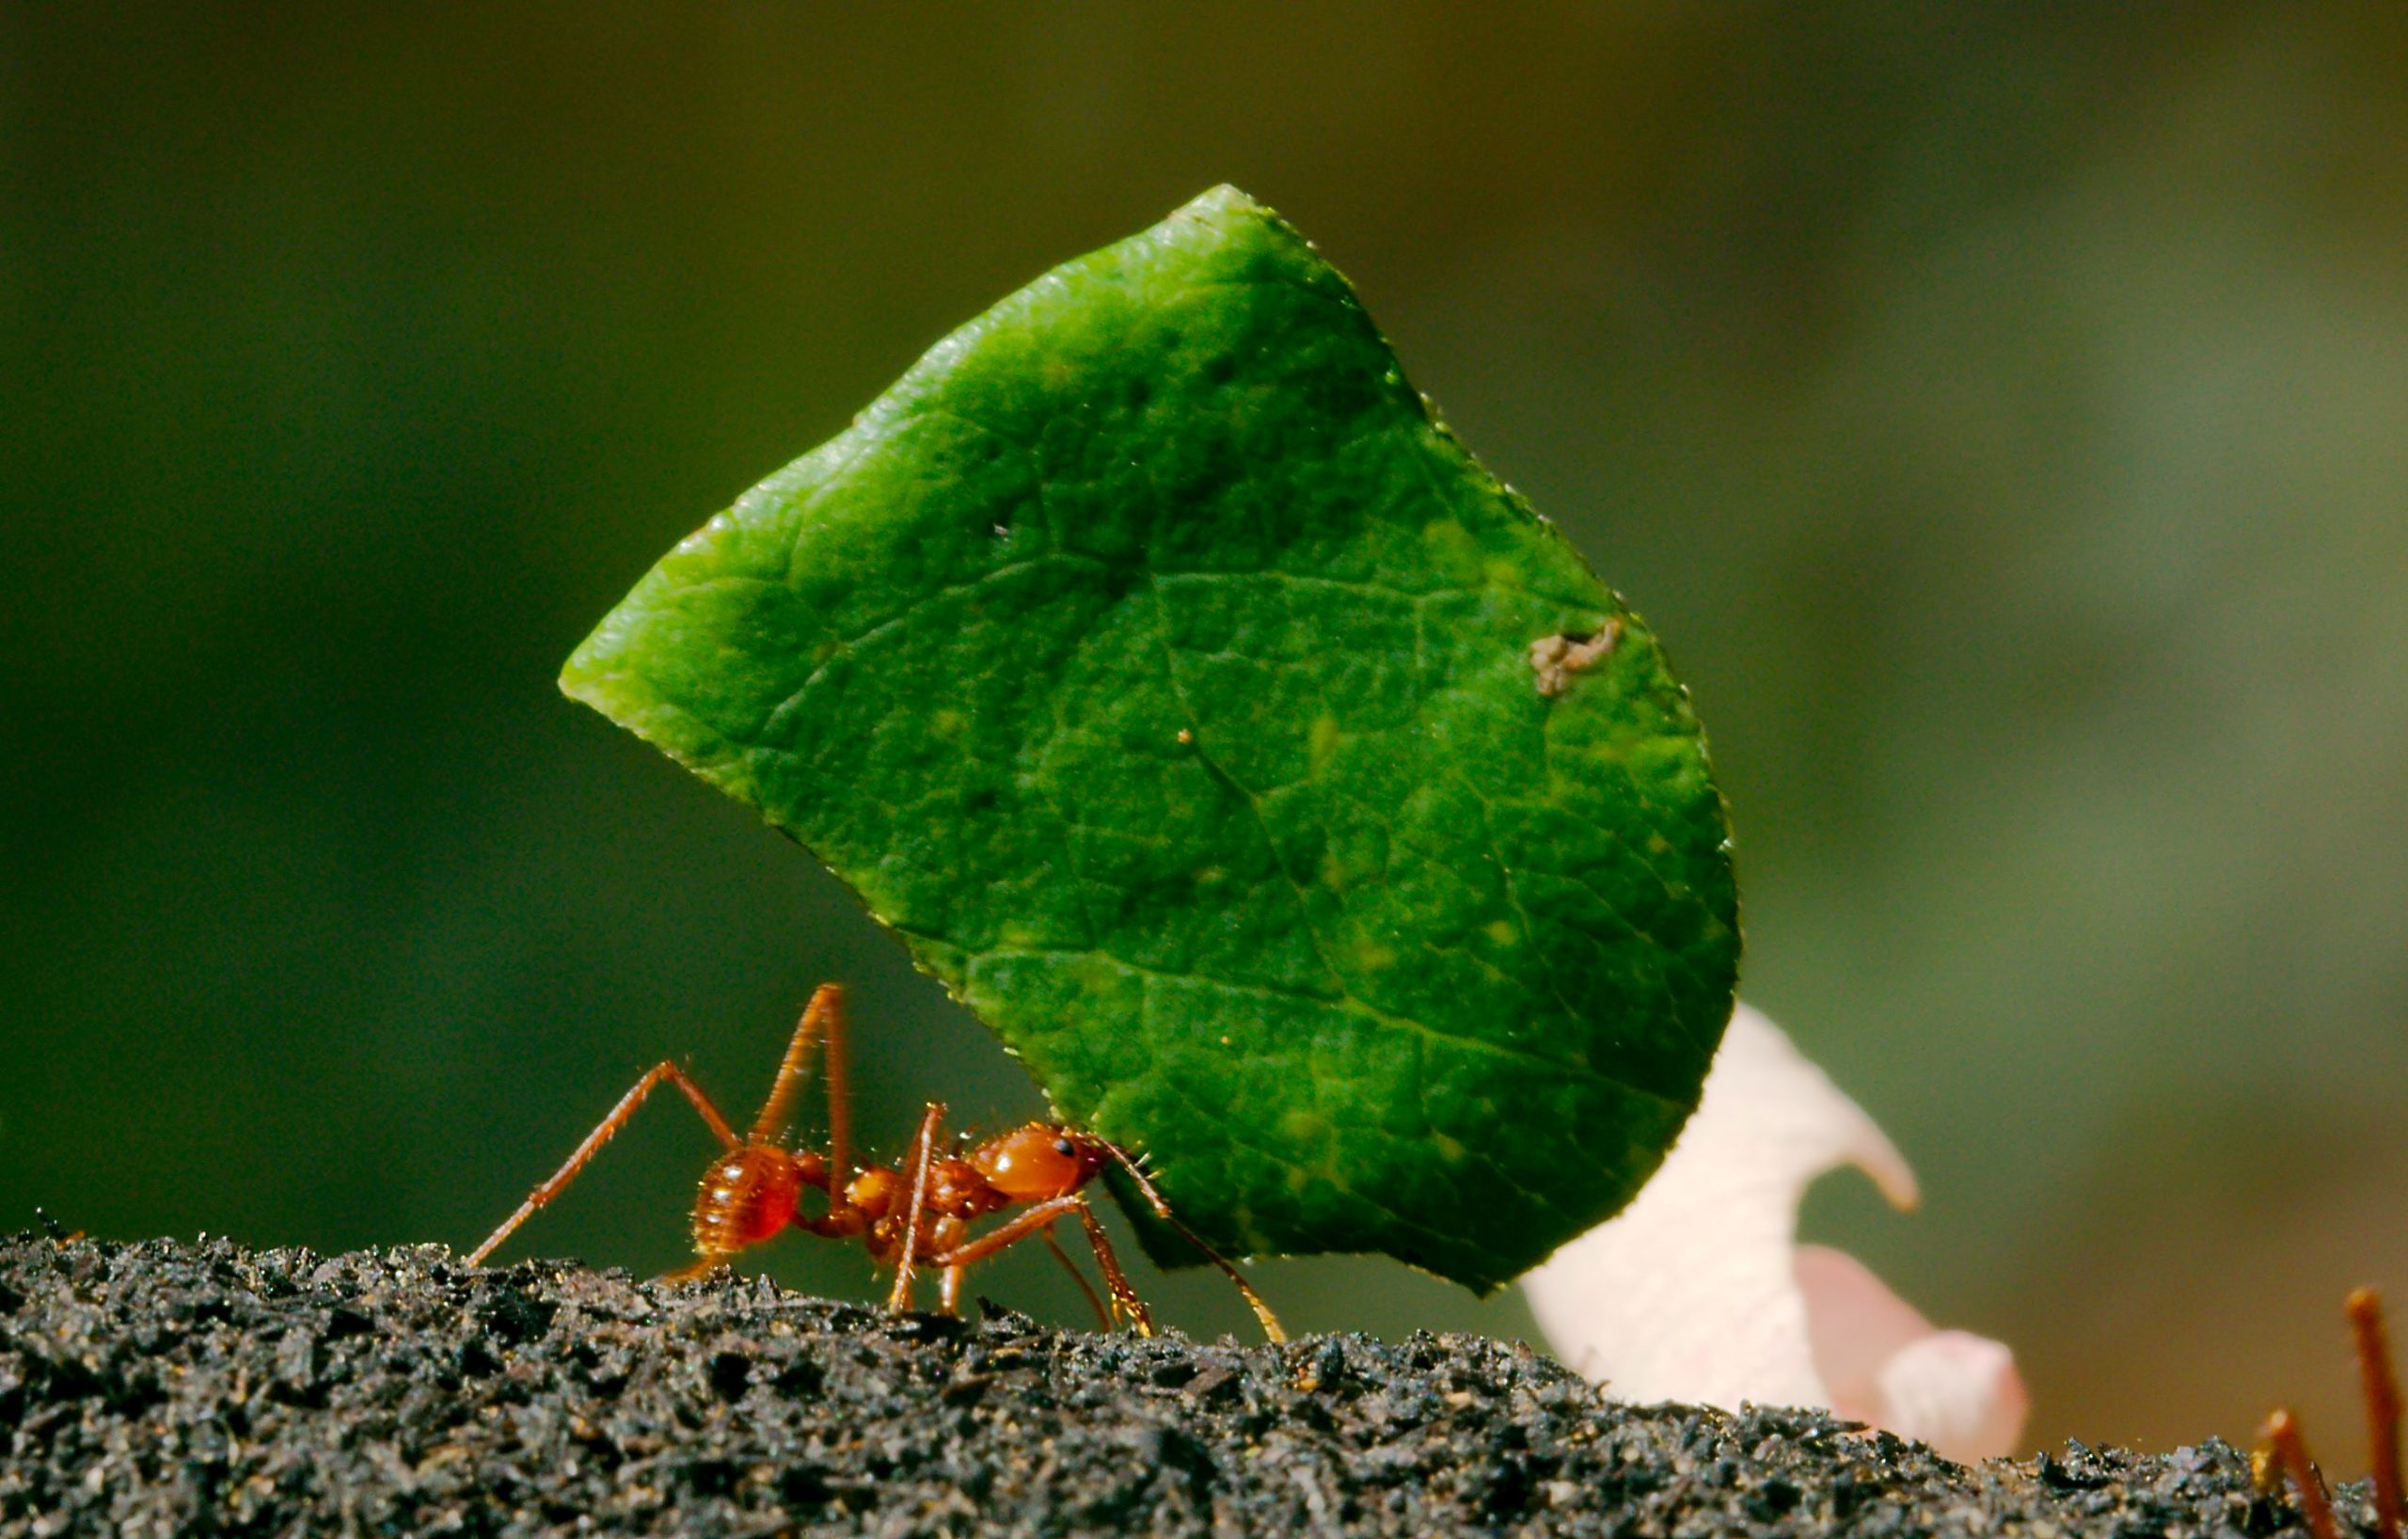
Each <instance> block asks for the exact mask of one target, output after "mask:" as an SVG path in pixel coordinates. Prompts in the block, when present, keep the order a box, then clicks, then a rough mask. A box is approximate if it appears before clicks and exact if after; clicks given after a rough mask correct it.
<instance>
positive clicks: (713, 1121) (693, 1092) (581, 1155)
mask: <svg viewBox="0 0 2408 1539" xmlns="http://www.w3.org/2000/svg"><path fill="white" fill-rule="evenodd" d="M663 1080H667V1081H668V1082H670V1083H671V1084H673V1085H674V1086H676V1087H677V1088H678V1089H679V1090H681V1091H683V1092H684V1093H685V1097H686V1099H687V1100H688V1101H689V1102H691V1103H693V1106H694V1110H695V1111H696V1112H698V1113H700V1114H701V1115H702V1119H703V1120H704V1121H705V1122H707V1123H709V1124H710V1130H711V1136H712V1137H714V1138H717V1139H718V1140H719V1141H720V1145H721V1148H724V1149H735V1148H736V1147H737V1140H736V1131H735V1130H734V1129H733V1128H730V1127H729V1126H728V1125H727V1119H726V1118H724V1117H721V1115H720V1114H719V1108H718V1107H717V1106H714V1105H712V1104H711V1098H710V1097H708V1096H706V1095H705V1094H703V1088H702V1087H701V1086H699V1085H696V1084H695V1083H694V1082H693V1081H692V1080H690V1079H689V1078H687V1077H686V1071H684V1070H682V1069H680V1068H678V1067H677V1066H676V1065H675V1064H673V1063H671V1062H670V1061H669V1060H667V1059H665V1058H664V1059H662V1060H661V1061H660V1062H658V1063H657V1064H655V1065H653V1066H652V1070H651V1071H650V1072H649V1073H647V1074H645V1075H644V1077H643V1078H642V1079H640V1080H638V1081H636V1083H635V1088H633V1089H631V1090H629V1091H628V1092H627V1093H626V1095H623V1096H621V1097H620V1098H619V1103H618V1104H617V1105H615V1106H613V1107H611V1108H610V1116H608V1117H606V1118H604V1119H602V1121H601V1124H600V1125H599V1126H597V1127H596V1128H594V1131H593V1132H592V1133H589V1134H586V1135H585V1141H584V1142H583V1143H581V1144H579V1145H578V1146H577V1150H576V1152H574V1153H572V1154H571V1155H569V1157H568V1161H567V1163H566V1164H564V1165H562V1166H561V1167H560V1168H559V1169H558V1170H556V1171H554V1172H552V1179H551V1180H549V1181H547V1182H544V1184H543V1185H541V1186H538V1187H536V1188H535V1189H534V1191H532V1192H531V1193H529V1194H528V1197H527V1200H526V1201H524V1202H522V1203H520V1204H519V1205H518V1211H517V1212H516V1213H514V1214H511V1215H510V1216H509V1217H508V1218H505V1219H503V1220H502V1221H501V1228H499V1229H498V1230H494V1231H493V1232H492V1233H491V1234H489V1235H486V1236H485V1243H484V1244H483V1245H479V1246H478V1247H477V1248H476V1249H474V1250H472V1251H470V1252H468V1264H469V1265H470V1266H482V1265H483V1264H484V1260H485V1258H486V1257H488V1256H490V1255H492V1254H493V1253H494V1250H495V1248H496V1247H498V1246H499V1245H500V1244H501V1243H502V1242H503V1241H504V1240H507V1239H509V1238H510V1236H511V1233H512V1231H513V1230H516V1229H517V1228H518V1226H519V1225H521V1224H524V1223H525V1222H527V1220H528V1219H530V1218H531V1217H533V1216H534V1214H535V1210H536V1209H538V1208H541V1207H543V1206H544V1205H545V1204H547V1203H548V1202H550V1201H551V1200H552V1198H556V1197H558V1196H560V1195H561V1193H562V1192H563V1191H565V1190H566V1189H567V1187H568V1183H569V1182H572V1181H575V1180H576V1179H577V1173H578V1171H580V1170H582V1169H584V1168H585V1166H586V1165H587V1163H588V1162H589V1161H591V1160H592V1159H593V1158H594V1155H596V1154H599V1153H600V1152H602V1146H603V1145H604V1144H607V1143H609V1142H610V1140H611V1139H612V1138H613V1137H615V1136H616V1135H617V1134H618V1132H619V1130H620V1129H621V1128H623V1127H625V1126H626V1122H627V1119H628V1118H630V1117H633V1116H634V1115H635V1114H636V1108H637V1107H639V1106H641V1105H642V1104H643V1103H644V1098H645V1097H647V1096H649V1095H651V1094H652V1092H653V1091H654V1090H655V1089H657V1088H658V1087H659V1086H660V1083H661V1081H663Z"/></svg>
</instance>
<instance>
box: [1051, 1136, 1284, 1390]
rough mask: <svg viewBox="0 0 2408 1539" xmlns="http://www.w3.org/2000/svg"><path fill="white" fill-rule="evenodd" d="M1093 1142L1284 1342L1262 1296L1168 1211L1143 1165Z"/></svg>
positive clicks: (1269, 1335) (1272, 1336) (1268, 1334)
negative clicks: (1117, 1163) (1231, 1284)
mask: <svg viewBox="0 0 2408 1539" xmlns="http://www.w3.org/2000/svg"><path fill="white" fill-rule="evenodd" d="M1096 1142H1097V1143H1098V1144H1101V1145H1102V1147H1103V1150H1104V1151H1105V1152H1106V1153H1108V1154H1110V1155H1111V1156H1112V1157H1113V1159H1115V1160H1116V1161H1117V1162H1119V1166H1120V1168H1121V1169H1122V1170H1125V1171H1127V1172H1128V1175H1129V1179H1130V1181H1131V1182H1134V1183H1135V1185H1136V1188H1137V1190H1138V1192H1139V1193H1140V1194H1141V1195H1143V1196H1144V1198H1145V1199H1146V1205H1147V1206H1148V1207H1149V1208H1151V1209H1153V1210H1154V1216H1155V1217H1156V1218H1159V1219H1161V1220H1162V1221H1163V1222H1164V1223H1165V1224H1168V1225H1169V1226H1170V1227H1171V1228H1172V1229H1174V1230H1178V1231H1179V1235H1180V1238H1181V1239H1183V1240H1185V1241H1186V1242H1187V1243H1188V1244H1189V1245H1194V1246H1195V1247H1196V1249H1198V1250H1200V1251H1202V1252H1203V1253H1204V1259H1205V1260H1206V1261H1211V1262H1212V1264H1213V1265H1214V1266H1217V1267H1219V1268H1220V1269H1221V1275H1222V1276H1223V1277H1228V1279H1229V1280H1230V1281H1231V1282H1233V1283H1235V1284H1237V1290H1238V1292H1239V1293H1242V1294H1244V1296H1245V1302H1246V1307H1247V1308H1248V1309H1252V1310H1253V1311H1254V1317H1255V1319H1257V1320H1259V1321H1260V1322H1261V1323H1262V1334H1263V1336H1264V1337H1265V1338H1266V1339H1268V1340H1269V1341H1271V1343H1272V1344H1273V1345H1275V1346H1276V1345H1277V1344H1279V1343H1280V1342H1282V1341H1286V1340H1287V1339H1288V1333H1287V1331H1286V1330H1284V1329H1282V1328H1281V1326H1280V1325H1279V1317H1278V1316H1277V1315H1275V1314H1273V1313H1272V1312H1271V1306H1270V1305H1268V1304H1265V1303H1264V1302H1263V1301H1262V1295H1261V1294H1260V1293H1256V1292H1255V1291H1254V1284H1252V1283H1250V1282H1248V1281H1246V1280H1245V1274H1244V1273H1243V1272H1241V1271H1239V1270H1238V1269H1237V1268H1236V1267H1235V1266H1232V1265H1231V1264H1230V1263H1229V1262H1228V1261H1226V1260H1224V1259H1223V1258H1222V1256H1221V1253H1220V1252H1219V1251H1217V1250H1214V1249H1213V1248H1212V1246H1211V1245H1206V1244H1205V1243H1204V1241H1203V1239H1202V1238H1201V1237H1200V1236H1198V1235H1197V1234H1196V1231H1195V1230H1192V1229H1189V1228H1188V1227H1187V1226H1186V1225H1184V1224H1182V1223H1180V1221H1179V1218H1178V1216H1177V1215H1176V1214H1173V1213H1172V1212H1171V1211H1170V1204H1169V1203H1168V1202H1166V1201H1164V1199H1163V1194H1162V1193H1161V1192H1160V1191H1159V1190H1157V1189H1156V1188H1155V1186H1154V1182H1153V1178H1152V1177H1150V1176H1149V1175H1147V1174H1146V1170H1145V1167H1144V1166H1141V1165H1139V1164H1138V1163H1137V1162H1136V1161H1135V1160H1134V1159H1133V1158H1132V1157H1131V1156H1130V1153H1129V1151H1128V1150H1125V1149H1123V1148H1121V1147H1120V1146H1119V1145H1118V1144H1115V1143H1108V1142H1106V1141H1105V1140H1103V1139H1101V1138H1098V1139H1097V1140H1096Z"/></svg>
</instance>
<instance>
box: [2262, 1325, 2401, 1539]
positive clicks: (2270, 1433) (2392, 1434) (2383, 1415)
mask: <svg viewBox="0 0 2408 1539" xmlns="http://www.w3.org/2000/svg"><path fill="white" fill-rule="evenodd" d="M2349 1311H2350V1330H2351V1335H2352V1336H2353V1338H2355V1340H2356V1341H2357V1347H2358V1386H2359V1388H2360V1391H2361V1392H2362V1393H2363V1394H2364V1396H2365V1398H2366V1403H2367V1441H2368V1444H2370V1445H2371V1447H2370V1449H2369V1455H2370V1457H2372V1459H2373V1460H2374V1523H2375V1535H2376V1539H2400V1524H2401V1500H2400V1381H2399V1380H2398V1379H2396V1378H2394V1377H2393V1376H2392V1372H2391V1344H2390V1342H2389V1341H2387V1340H2386V1339H2385V1337H2384V1329H2383V1299H2382V1297H2381V1295H2379V1294H2377V1293H2375V1291H2374V1290H2373V1289H2371V1288H2361V1289H2359V1290H2358V1291H2357V1292H2356V1293H2352V1294H2351V1295H2350V1302H2349ZM2264 1436H2265V1438H2266V1443H2267V1447H2265V1448H2263V1449H2261V1450H2259V1451H2258V1453H2257V1457H2256V1458H2255V1459H2253V1460H2252V1461H2251V1464H2252V1466H2253V1472H2254V1473H2255V1474H2256V1476H2257V1485H2258V1489H2260V1490H2261V1491H2264V1492H2266V1493H2268V1494H2270V1495H2271V1494H2272V1493H2273V1490H2274V1488H2275V1487H2276V1486H2277V1485H2279V1484H2280V1483H2281V1482H2282V1477H2283V1476H2284V1475H2286V1474H2288V1475H2289V1476H2290V1478H2291V1484H2292V1485H2294V1486H2296V1487H2298V1489H2299V1506H2300V1514H2301V1515H2302V1516H2304V1517H2305V1518H2306V1519H2307V1531H2308V1532H2309V1533H2311V1534H2313V1535H2315V1539H2340V1529H2339V1527H2338V1526H2337V1524H2336V1523H2335V1522H2334V1519H2333V1503H2332V1501H2331V1499H2329V1498H2327V1497H2326V1496H2325V1494H2324V1482H2323V1480H2322V1478H2321V1477H2320V1476H2319V1475H2318V1474H2317V1472H2316V1464H2315V1461H2314V1460H2312V1459H2310V1458H2309V1457H2308V1456H2307V1439H2306V1438H2305V1437H2304V1436H2301V1435H2300V1430H2299V1419H2298V1418H2296V1417H2294V1416H2292V1415H2291V1413H2290V1412H2289V1411H2276V1412H2275V1413H2274V1414H2273V1416H2270V1417H2268V1418H2267V1419H2266V1428H2265V1433H2264Z"/></svg>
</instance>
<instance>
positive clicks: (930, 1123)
mask: <svg viewBox="0 0 2408 1539" xmlns="http://www.w3.org/2000/svg"><path fill="white" fill-rule="evenodd" d="M943 1121H944V1107H943V1104H942V1103H938V1102H934V1101H931V1102H929V1103H928V1109H927V1111H926V1112H924V1113H922V1114H921V1116H920V1135H919V1136H918V1137H917V1138H914V1139H913V1140H912V1141H911V1206H910V1207H908V1208H906V1209H904V1211H903V1255H902V1258H901V1259H900V1260H899V1261H896V1263H895V1287H894V1289H893V1290H892V1291H891V1292H889V1293H887V1295H886V1307H887V1309H889V1310H890V1311H892V1312H894V1313H897V1314H899V1313H901V1312H902V1311H903V1310H905V1309H910V1308H911V1269H912V1266H913V1263H914V1262H916V1261H918V1259H919V1251H920V1215H921V1214H923V1213H925V1212H927V1204H928V1170H929V1168H930V1167H931V1166H934V1165H935V1164H936V1150H937V1129H938V1128H939V1127H940V1126H941V1125H942V1124H943ZM929 1264H930V1265H932V1266H942V1265H944V1264H946V1263H945V1262H943V1261H940V1260H938V1259H936V1258H934V1257H931V1258H929Z"/></svg>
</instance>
